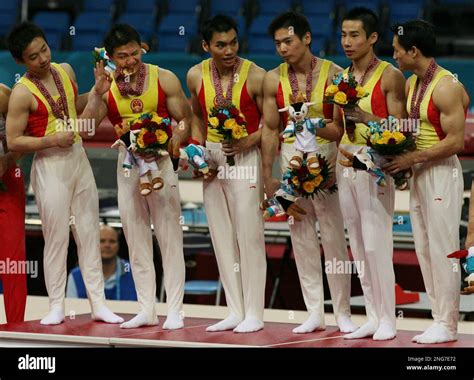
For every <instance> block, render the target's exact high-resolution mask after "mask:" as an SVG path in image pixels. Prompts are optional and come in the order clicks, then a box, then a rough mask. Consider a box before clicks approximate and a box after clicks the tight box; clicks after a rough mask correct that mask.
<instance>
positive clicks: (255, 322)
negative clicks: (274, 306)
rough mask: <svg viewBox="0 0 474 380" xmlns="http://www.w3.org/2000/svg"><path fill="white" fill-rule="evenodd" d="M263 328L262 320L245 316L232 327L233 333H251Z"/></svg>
mask: <svg viewBox="0 0 474 380" xmlns="http://www.w3.org/2000/svg"><path fill="white" fill-rule="evenodd" d="M261 329H263V321H261V320H260V319H258V318H255V317H247V318H245V319H244V320H243V321H242V322H240V323H239V325H238V326H237V327H236V328H235V329H234V332H235V333H251V332H256V331H259V330H261Z"/></svg>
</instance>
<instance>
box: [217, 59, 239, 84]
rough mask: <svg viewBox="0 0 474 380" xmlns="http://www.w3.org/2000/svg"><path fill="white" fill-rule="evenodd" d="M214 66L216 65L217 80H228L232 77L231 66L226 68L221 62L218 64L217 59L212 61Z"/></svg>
mask: <svg viewBox="0 0 474 380" xmlns="http://www.w3.org/2000/svg"><path fill="white" fill-rule="evenodd" d="M212 60H213V62H214V64H215V65H216V68H217V73H218V74H219V78H221V79H222V78H229V77H231V76H232V71H233V69H234V67H233V66H231V67H228V66H224V65H223V64H222V63H221V62H219V60H217V59H214V58H213V59H212Z"/></svg>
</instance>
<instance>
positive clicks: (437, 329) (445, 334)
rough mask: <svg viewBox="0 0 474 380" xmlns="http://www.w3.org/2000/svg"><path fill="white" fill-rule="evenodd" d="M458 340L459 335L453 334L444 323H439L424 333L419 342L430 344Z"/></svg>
mask: <svg viewBox="0 0 474 380" xmlns="http://www.w3.org/2000/svg"><path fill="white" fill-rule="evenodd" d="M454 340H457V336H456V335H453V334H452V333H451V332H449V330H448V329H447V328H446V327H444V326H443V325H442V324H440V323H437V324H436V326H434V327H433V328H432V329H431V330H430V331H427V333H425V334H423V336H421V337H420V338H419V339H418V342H417V343H422V344H430V343H445V342H452V341H454Z"/></svg>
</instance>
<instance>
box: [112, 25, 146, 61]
mask: <svg viewBox="0 0 474 380" xmlns="http://www.w3.org/2000/svg"><path fill="white" fill-rule="evenodd" d="M130 42H136V43H137V44H138V45H141V43H142V40H141V38H140V34H139V33H138V32H137V31H136V30H135V29H133V28H132V27H131V26H130V25H128V24H117V25H114V26H113V27H112V29H110V30H109V32H108V33H107V35H106V36H105V39H104V47H105V51H106V52H107V54H109V55H110V56H112V55H113V54H114V50H115V48H117V47H119V46H123V45H126V44H128V43H130Z"/></svg>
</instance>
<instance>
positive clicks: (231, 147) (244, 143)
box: [222, 136, 250, 156]
mask: <svg viewBox="0 0 474 380" xmlns="http://www.w3.org/2000/svg"><path fill="white" fill-rule="evenodd" d="M249 142H250V140H249V136H247V137H242V138H241V139H239V140H234V141H233V142H231V143H226V142H223V143H222V151H223V152H224V156H235V155H236V154H238V153H242V152H244V151H246V150H247V149H248V148H249V144H248V143H249Z"/></svg>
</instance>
